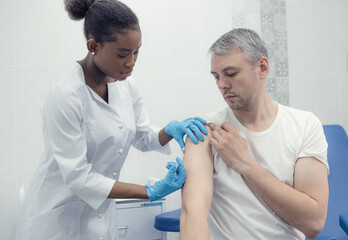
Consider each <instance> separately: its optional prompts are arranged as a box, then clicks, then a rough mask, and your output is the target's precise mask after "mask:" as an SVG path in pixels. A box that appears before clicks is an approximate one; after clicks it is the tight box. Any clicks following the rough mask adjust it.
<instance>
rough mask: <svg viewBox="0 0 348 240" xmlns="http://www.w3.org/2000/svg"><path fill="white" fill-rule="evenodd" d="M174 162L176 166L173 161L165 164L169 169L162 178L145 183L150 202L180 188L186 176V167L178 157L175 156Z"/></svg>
mask: <svg viewBox="0 0 348 240" xmlns="http://www.w3.org/2000/svg"><path fill="white" fill-rule="evenodd" d="M176 162H177V163H178V167H177V166H176V164H175V163H174V162H171V163H168V164H167V166H166V167H167V168H168V169H169V171H168V173H167V175H166V177H165V178H164V179H162V180H159V181H157V182H156V183H155V184H154V185H152V186H149V185H147V184H146V185H145V186H146V187H147V188H146V193H147V196H148V197H149V199H150V201H151V202H152V201H156V200H158V199H161V198H163V197H164V196H167V195H168V194H171V193H172V192H175V191H176V190H179V189H180V188H182V185H183V184H184V182H185V178H186V169H185V167H184V163H183V162H182V161H181V159H180V158H179V157H177V158H176Z"/></svg>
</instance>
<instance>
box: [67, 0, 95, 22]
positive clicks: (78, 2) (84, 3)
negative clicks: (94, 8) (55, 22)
mask: <svg viewBox="0 0 348 240" xmlns="http://www.w3.org/2000/svg"><path fill="white" fill-rule="evenodd" d="M95 1H96V0H64V4H65V10H66V11H67V12H68V14H69V17H70V18H71V19H73V20H81V19H83V18H84V17H85V16H86V13H87V11H88V9H89V7H90V6H91V5H92V4H93V3H94V2H95Z"/></svg>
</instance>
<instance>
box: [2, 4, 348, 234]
mask: <svg viewBox="0 0 348 240" xmlns="http://www.w3.org/2000/svg"><path fill="white" fill-rule="evenodd" d="M124 2H125V3H126V4H128V5H129V6H130V7H131V8H132V9H133V10H134V11H135V12H136V13H137V15H138V17H139V20H140V23H141V28H142V31H143V46H142V48H141V50H140V55H139V59H138V63H137V66H136V69H135V73H134V77H135V80H136V82H137V86H138V88H139V91H140V92H141V94H142V96H143V98H144V101H145V107H146V108H147V111H148V113H149V116H150V119H151V120H152V122H153V123H154V124H156V125H158V126H161V127H162V126H164V125H165V124H166V123H167V122H169V121H170V120H171V119H178V120H182V119H184V118H186V117H189V116H192V115H199V114H202V113H206V112H210V111H211V110H214V109H216V108H219V107H222V106H225V104H224V102H223V100H222V98H221V96H220V94H219V92H218V90H217V88H216V86H215V83H214V80H213V78H212V77H210V74H209V71H210V67H209V58H208V56H207V50H208V48H209V46H210V45H211V44H212V43H213V42H214V41H215V40H216V39H217V38H218V37H219V36H220V35H221V34H223V33H225V32H226V31H228V30H229V29H231V28H232V27H249V28H253V29H255V30H256V31H257V32H260V19H259V7H262V6H260V5H259V1H255V0H219V1H210V0H178V1H170V0H147V1H138V0H126V1H124ZM304 2H305V3H304ZM331 2H333V4H331ZM287 8H288V21H287V24H288V30H289V31H288V42H289V73H290V102H291V105H292V106H295V107H299V108H303V109H307V110H310V111H313V112H315V113H316V114H317V115H318V116H319V117H320V118H321V119H322V120H323V122H324V123H341V124H342V125H344V126H345V128H346V129H347V128H348V126H347V122H348V116H347V113H346V109H347V107H348V101H346V99H345V98H344V97H345V95H344V93H345V92H347V89H348V83H347V82H348V81H347V72H346V65H345V64H346V62H344V61H345V56H346V51H347V42H348V41H347V40H348V39H347V38H348V36H347V31H345V29H346V28H345V27H346V26H345V23H346V22H347V20H348V19H347V17H346V14H345V13H346V12H347V10H348V4H347V1H344V0H341V1H330V0H326V1H324V0H321V1H319V2H318V3H317V2H316V1H314V0H313V1H300V0H297V1H295V0H294V1H292V0H291V1H290V0H289V1H288V4H287ZM325 9H327V11H326V10H325ZM309 16H310V17H309ZM321 27H322V28H323V29H321ZM341 30H342V31H341ZM344 31H345V32H344ZM0 35H1V36H2V37H1V38H0V45H1V46H3V48H2V50H1V54H0V109H1V111H0V134H1V138H0V185H1V190H2V194H1V198H0V213H1V215H0V229H1V239H13V238H14V231H15V227H16V214H17V199H18V189H19V187H20V186H21V185H23V184H24V185H27V184H28V182H29V181H30V178H31V176H32V174H33V171H34V169H35V167H36V165H37V164H38V162H39V160H40V156H41V152H42V149H43V142H42V136H41V118H40V106H41V103H42V100H43V98H44V95H45V93H46V91H47V89H48V87H49V86H50V84H51V83H52V81H53V80H54V79H55V78H56V76H57V75H58V74H59V72H60V71H62V70H63V69H64V68H66V67H68V66H69V65H70V64H71V62H72V61H75V60H78V59H81V58H83V57H84V55H85V54H86V50H85V43H84V42H85V41H84V37H83V34H82V22H74V21H72V20H70V19H69V18H68V15H67V14H66V12H65V11H64V7H63V0H59V1H47V0H35V1H25V0H13V1H3V2H2V4H1V8H0ZM331 42H332V43H333V44H330V43H331ZM322 46H325V47H324V48H323V47H322ZM318 49H320V50H318ZM306 60H308V61H306ZM306 66H308V67H306ZM333 109H335V110H333ZM171 146H172V149H173V154H172V155H171V156H166V155H162V154H159V153H140V152H138V151H136V150H134V149H132V150H131V151H130V153H129V157H128V159H127V160H126V163H125V166H124V169H123V172H122V173H121V180H123V181H128V182H133V183H139V184H144V183H145V182H146V179H147V177H148V176H155V177H159V178H160V177H163V176H164V175H165V173H166V170H165V164H166V162H167V161H173V160H174V159H175V156H177V155H179V147H178V146H177V144H176V143H175V142H172V143H171ZM179 207H180V192H177V193H175V194H172V195H170V196H169V197H168V198H167V210H173V209H176V208H179ZM169 239H177V234H170V236H169Z"/></svg>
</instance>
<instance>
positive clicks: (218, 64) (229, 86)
mask: <svg viewBox="0 0 348 240" xmlns="http://www.w3.org/2000/svg"><path fill="white" fill-rule="evenodd" d="M257 68H258V67H257V66H256V67H255V68H253V67H252V65H251V64H250V62H249V61H248V60H247V59H246V58H245V56H244V53H243V51H242V50H241V49H239V48H235V49H233V50H231V51H229V52H227V53H225V54H213V55H212V58H211V74H212V75H213V76H214V78H215V80H216V84H217V86H218V88H219V90H220V92H221V94H222V96H223V97H224V99H225V101H226V103H227V104H228V105H229V106H230V108H231V109H232V110H241V111H250V110H251V109H252V108H253V107H254V106H255V104H256V102H257V100H258V96H259V91H260V89H261V81H259V77H258V71H257Z"/></svg>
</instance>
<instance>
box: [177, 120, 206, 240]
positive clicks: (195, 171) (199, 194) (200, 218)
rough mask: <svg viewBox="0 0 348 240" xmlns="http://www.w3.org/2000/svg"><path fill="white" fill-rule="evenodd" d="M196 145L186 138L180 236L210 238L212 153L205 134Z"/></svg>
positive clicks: (193, 239) (185, 237) (188, 238)
mask: <svg viewBox="0 0 348 240" xmlns="http://www.w3.org/2000/svg"><path fill="white" fill-rule="evenodd" d="M207 130H208V135H206V136H205V141H204V142H199V143H198V144H197V145H195V144H193V142H192V141H191V140H190V139H189V138H188V139H187V141H186V147H185V155H184V164H185V168H186V171H187V175H186V181H185V184H184V186H183V188H182V208H181V216H180V239H181V240H195V239H197V240H198V239H199V240H205V239H209V228H208V216H209V211H210V206H211V202H212V195H213V155H212V151H211V146H210V144H209V141H208V138H210V136H211V131H210V129H209V128H208V127H207Z"/></svg>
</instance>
